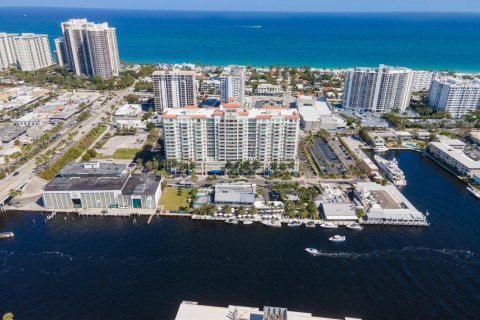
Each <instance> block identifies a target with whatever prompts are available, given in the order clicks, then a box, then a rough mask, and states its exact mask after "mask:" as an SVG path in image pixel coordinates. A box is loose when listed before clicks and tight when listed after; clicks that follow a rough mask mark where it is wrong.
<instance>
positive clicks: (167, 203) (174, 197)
mask: <svg viewBox="0 0 480 320" xmlns="http://www.w3.org/2000/svg"><path fill="white" fill-rule="evenodd" d="M181 190H182V194H181V195H180V196H179V195H178V193H177V192H178V188H174V187H170V188H166V189H165V191H163V193H162V196H161V197H160V204H163V206H164V209H165V210H169V211H178V210H180V208H188V207H189V204H188V202H187V199H188V190H187V189H181Z"/></svg>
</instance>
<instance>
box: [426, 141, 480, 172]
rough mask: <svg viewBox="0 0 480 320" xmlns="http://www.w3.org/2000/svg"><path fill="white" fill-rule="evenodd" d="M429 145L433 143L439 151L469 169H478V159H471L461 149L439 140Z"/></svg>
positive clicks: (479, 163)
mask: <svg viewBox="0 0 480 320" xmlns="http://www.w3.org/2000/svg"><path fill="white" fill-rule="evenodd" d="M430 145H433V146H434V147H435V148H437V149H439V150H440V151H442V152H444V153H446V154H448V155H449V156H450V157H452V158H453V159H454V160H455V161H457V162H458V163H460V164H462V165H463V166H465V167H466V168H468V169H469V170H472V169H480V160H473V159H472V158H470V157H469V156H467V155H466V154H465V152H463V149H458V148H455V147H453V146H452V145H450V144H447V143H445V142H443V141H441V142H432V143H430Z"/></svg>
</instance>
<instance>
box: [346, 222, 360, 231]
mask: <svg viewBox="0 0 480 320" xmlns="http://www.w3.org/2000/svg"><path fill="white" fill-rule="evenodd" d="M347 228H348V229H352V230H363V227H362V226H361V225H360V224H359V223H357V222H352V223H350V224H347Z"/></svg>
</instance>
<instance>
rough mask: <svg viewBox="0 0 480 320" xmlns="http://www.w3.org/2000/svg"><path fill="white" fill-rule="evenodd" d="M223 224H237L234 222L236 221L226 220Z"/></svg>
mask: <svg viewBox="0 0 480 320" xmlns="http://www.w3.org/2000/svg"><path fill="white" fill-rule="evenodd" d="M225 223H229V224H237V223H238V220H236V219H227V220H225Z"/></svg>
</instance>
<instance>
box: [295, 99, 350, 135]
mask: <svg viewBox="0 0 480 320" xmlns="http://www.w3.org/2000/svg"><path fill="white" fill-rule="evenodd" d="M309 98H310V99H309ZM309 100H310V101H309ZM297 107H298V111H299V114H300V119H301V120H300V121H301V122H300V123H301V126H302V128H303V129H304V130H305V131H310V130H312V131H316V130H320V129H324V130H337V129H339V128H344V127H345V126H346V125H347V123H346V121H345V120H343V119H342V118H340V117H338V116H336V115H334V114H333V112H332V110H331V109H330V107H329V105H328V102H327V99H326V98H319V99H315V98H314V97H300V98H298V99H297Z"/></svg>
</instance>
